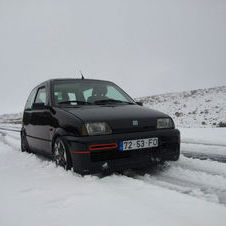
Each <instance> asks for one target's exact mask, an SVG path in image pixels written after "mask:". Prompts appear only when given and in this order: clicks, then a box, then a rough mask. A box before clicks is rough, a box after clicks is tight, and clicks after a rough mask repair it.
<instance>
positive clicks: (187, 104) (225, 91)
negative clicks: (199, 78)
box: [137, 86, 226, 127]
mask: <svg viewBox="0 0 226 226" xmlns="http://www.w3.org/2000/svg"><path fill="white" fill-rule="evenodd" d="M137 100H139V101H142V102H143V103H144V105H145V106H147V107H149V108H152V109H156V110H159V111H163V112H165V113H167V114H169V115H170V116H171V117H172V118H173V119H174V120H175V123H176V126H177V127H225V126H226V86H221V87H215V88H208V89H197V90H191V91H186V92H179V93H167V94H160V95H154V96H146V97H142V98H137Z"/></svg>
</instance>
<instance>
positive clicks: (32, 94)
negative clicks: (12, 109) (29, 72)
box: [25, 89, 37, 110]
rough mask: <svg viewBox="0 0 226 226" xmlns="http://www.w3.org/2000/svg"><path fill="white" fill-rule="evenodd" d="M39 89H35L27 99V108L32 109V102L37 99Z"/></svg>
mask: <svg viewBox="0 0 226 226" xmlns="http://www.w3.org/2000/svg"><path fill="white" fill-rule="evenodd" d="M36 92H37V90H36V89H33V90H32V91H31V93H30V95H29V97H28V99H27V102H26V105H25V110H28V109H31V106H32V104H33V103H34V100H35V94H36Z"/></svg>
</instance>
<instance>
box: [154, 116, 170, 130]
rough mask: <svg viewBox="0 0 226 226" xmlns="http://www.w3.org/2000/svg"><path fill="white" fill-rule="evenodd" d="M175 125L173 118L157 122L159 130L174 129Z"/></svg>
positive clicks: (160, 119) (161, 119)
mask: <svg viewBox="0 0 226 226" xmlns="http://www.w3.org/2000/svg"><path fill="white" fill-rule="evenodd" d="M173 128H174V123H173V120H172V119H171V118H159V119H158V120H157V129H173Z"/></svg>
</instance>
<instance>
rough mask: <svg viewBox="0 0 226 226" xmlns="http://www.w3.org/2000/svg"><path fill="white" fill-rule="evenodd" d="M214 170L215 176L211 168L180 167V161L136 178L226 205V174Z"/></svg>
mask: <svg viewBox="0 0 226 226" xmlns="http://www.w3.org/2000/svg"><path fill="white" fill-rule="evenodd" d="M200 161H201V160H200ZM208 162H210V161H208ZM181 164H183V161H182V163H181ZM217 164H218V163H217ZM213 169H214V170H213V171H215V172H214V174H213V172H210V173H209V171H211V166H210V167H209V169H207V170H205V169H203V167H201V170H200V169H199V167H196V168H194V167H193V164H192V166H190V165H188V164H187V165H186V164H185V165H182V166H180V161H179V162H178V163H174V162H170V163H166V164H164V165H163V166H159V167H157V169H156V170H154V171H150V172H147V173H146V174H145V175H144V176H141V175H135V176H134V178H135V179H140V180H142V181H144V182H146V183H150V184H152V185H157V186H161V187H165V188H167V189H170V190H175V191H178V192H181V193H183V194H188V195H191V196H195V197H199V198H203V199H206V200H208V201H213V202H217V203H221V204H224V205H226V177H225V172H223V175H222V173H220V174H218V173H219V169H216V168H214V167H213ZM224 170H225V168H224Z"/></svg>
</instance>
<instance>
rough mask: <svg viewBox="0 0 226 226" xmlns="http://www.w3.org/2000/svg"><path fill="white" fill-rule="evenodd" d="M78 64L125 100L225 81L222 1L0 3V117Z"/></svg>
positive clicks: (225, 35)
mask: <svg viewBox="0 0 226 226" xmlns="http://www.w3.org/2000/svg"><path fill="white" fill-rule="evenodd" d="M80 69H81V70H82V71H83V73H84V74H85V76H86V77H87V78H98V79H105V80H111V81H114V82H115V83H117V84H118V85H119V86H121V87H122V88H123V89H125V90H126V91H127V92H128V93H129V94H130V95H131V96H132V97H139V96H145V95H152V94H159V93H166V92H172V91H183V90H190V89H196V88H205V87H213V86H219V85H226V1H225V0H186V1H185V0H170V1H169V0H155V1H154V0H111V1H110V0H37V1H33V0H27V1H24V0H20V1H18V0H14V1H13V0H0V97H1V105H0V106H1V107H0V114H1V113H7V112H8V113H10V112H18V111H22V110H23V107H24V104H25V101H26V98H27V96H28V94H29V92H30V90H31V89H32V88H33V87H34V86H36V85H37V84H38V83H39V82H42V81H43V80H47V79H49V78H56V77H74V76H75V70H77V76H79V74H78V71H79V70H80Z"/></svg>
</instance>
